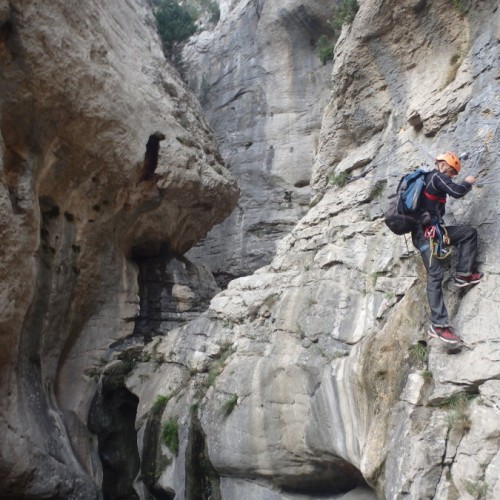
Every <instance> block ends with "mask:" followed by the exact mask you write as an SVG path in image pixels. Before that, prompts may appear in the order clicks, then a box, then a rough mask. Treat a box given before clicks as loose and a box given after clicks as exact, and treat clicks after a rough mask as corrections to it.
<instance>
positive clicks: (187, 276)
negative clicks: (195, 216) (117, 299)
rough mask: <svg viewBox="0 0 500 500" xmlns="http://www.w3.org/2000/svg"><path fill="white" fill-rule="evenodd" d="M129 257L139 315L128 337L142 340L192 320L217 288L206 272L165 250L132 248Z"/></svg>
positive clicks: (205, 308)
mask: <svg viewBox="0 0 500 500" xmlns="http://www.w3.org/2000/svg"><path fill="white" fill-rule="evenodd" d="M132 259H133V261H134V262H135V264H136V265H137V268H138V277H137V280H138V285H139V316H138V317H137V318H136V320H135V327H134V332H133V334H132V336H133V337H142V338H143V340H144V341H145V342H149V341H151V339H152V338H153V337H155V336H158V335H165V334H167V333H168V331H170V330H171V329H172V328H175V327H178V326H180V325H182V324H184V323H186V322H188V321H191V320H193V319H195V318H196V317H197V316H199V315H200V314H201V313H202V312H204V311H206V310H207V308H208V305H209V303H210V300H211V299H212V297H213V296H214V295H215V294H216V293H217V292H218V291H219V288H218V287H217V284H216V282H215V281H214V279H213V278H212V276H211V275H209V273H208V271H206V272H203V271H202V270H200V268H199V267H197V266H195V265H194V264H193V263H192V262H190V261H189V260H188V259H186V258H184V257H182V256H174V255H173V254H172V253H171V252H169V251H168V250H166V249H162V250H161V252H160V253H159V254H157V255H147V254H144V253H142V252H136V251H134V252H133V253H132ZM174 287H175V288H174Z"/></svg>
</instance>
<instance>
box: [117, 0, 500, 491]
mask: <svg viewBox="0 0 500 500" xmlns="http://www.w3.org/2000/svg"><path fill="white" fill-rule="evenodd" d="M460 5H462V4H460ZM459 7H460V6H459V5H458V4H456V5H455V6H454V5H453V4H452V3H451V2H448V1H445V0H440V1H437V2H425V1H424V2H422V1H418V2H417V1H415V0H412V1H410V0H405V1H397V2H396V1H392V2H379V1H375V0H366V1H364V2H360V10H359V12H358V14H357V16H356V18H355V20H354V22H353V23H352V25H351V26H350V27H346V28H344V31H343V34H342V35H341V38H340V39H339V42H338V45H337V50H336V58H335V63H334V68H333V82H334V92H333V96H332V99H331V101H330V103H329V105H328V106H327V108H326V110H325V114H324V117H323V126H322V130H321V139H320V143H319V147H318V154H317V161H316V163H315V167H314V175H313V178H312V183H311V184H312V186H313V189H314V198H313V202H312V204H311V205H312V207H311V209H310V210H309V211H308V213H307V214H306V215H305V216H304V217H303V218H302V219H301V220H300V222H299V223H298V224H297V225H296V226H295V227H294V229H293V230H292V231H291V233H290V234H289V235H288V236H286V237H285V238H283V239H282V240H281V242H280V244H279V245H278V249H277V253H276V256H275V257H274V259H273V260H272V262H271V263H270V264H269V265H268V266H265V267H263V268H261V269H259V270H258V271H257V272H255V273H254V274H253V275H252V276H248V277H244V278H240V279H237V280H234V281H232V282H231V283H230V284H229V286H228V288H227V290H225V291H223V292H222V293H220V294H219V295H217V296H216V297H214V298H213V299H212V301H211V305H210V308H209V310H208V311H207V313H205V314H204V315H202V316H200V317H199V318H198V319H196V320H195V321H194V322H191V323H189V324H188V325H186V326H184V327H182V328H180V329H175V330H173V331H171V332H169V334H168V336H167V337H166V338H165V339H163V340H157V341H155V342H153V343H152V344H151V345H150V346H149V347H148V348H147V350H146V353H145V354H144V353H143V354H142V356H143V357H144V356H145V357H146V359H149V358H151V359H153V361H141V360H139V362H138V365H137V366H136V368H135V369H134V370H133V371H132V372H131V373H130V374H129V375H128V377H127V378H126V380H125V383H126V385H127V387H128V388H129V390H130V391H131V392H132V393H134V394H135V395H137V397H138V398H139V401H138V406H137V425H138V428H139V432H138V436H139V440H138V443H139V449H140V455H141V456H142V457H143V463H144V462H145V459H144V457H145V456H147V458H148V464H149V465H148V466H149V467H150V466H151V463H154V474H153V475H154V477H155V478H156V479H155V481H151V482H150V484H149V486H148V487H149V491H152V489H153V488H154V489H155V491H158V490H161V491H163V492H165V494H169V495H171V496H172V495H173V494H174V492H175V495H176V498H209V496H210V495H213V497H214V498H223V499H224V498H225V499H232V498H239V499H254V498H262V499H266V500H267V499H273V500H274V499H299V498H300V499H314V498H318V497H322V498H337V497H336V495H339V494H342V493H345V492H348V491H349V492H350V493H348V494H347V495H346V498H364V497H365V498H370V497H371V498H375V497H376V498H388V499H395V498H403V497H409V498H448V499H452V498H491V499H493V498H497V497H498V495H499V493H500V482H499V479H498V478H499V473H498V471H499V469H498V467H499V463H500V462H499V460H500V426H499V423H498V422H499V420H498V411H499V408H498V397H497V396H495V394H496V392H497V391H498V383H497V382H498V377H499V367H500V363H499V361H500V358H499V351H498V347H497V337H498V333H499V329H498V324H499V317H498V313H497V310H496V303H497V302H498V299H497V297H496V296H497V294H496V289H497V287H498V279H497V272H496V265H497V262H498V260H499V258H500V255H499V248H500V247H499V245H498V234H499V232H498V221H497V218H498V217H497V215H498V186H499V184H497V183H496V181H495V179H497V180H498V178H497V177H495V175H496V174H495V171H496V170H495V169H496V166H495V163H496V162H497V161H498V156H499V150H500V140H499V135H498V133H496V128H497V124H498V120H499V119H500V102H499V101H498V95H497V94H498V82H499V78H500V73H499V68H498V48H499V43H500V31H499V28H498V27H499V25H500V24H499V23H500V11H499V9H498V7H497V4H496V2H494V1H485V2H477V3H473V5H472V8H471V10H470V11H469V13H468V14H467V15H465V14H464V13H463V12H461V11H460V10H459ZM221 119H222V118H221ZM450 149H451V150H455V151H468V152H469V153H470V157H471V159H470V160H469V161H468V162H465V163H464V167H463V172H464V173H471V171H472V169H473V168H474V164H475V163H476V160H477V159H478V158H479V159H480V162H479V163H478V166H477V165H476V167H477V168H478V169H479V171H480V172H481V173H480V178H481V177H485V176H487V175H490V174H491V177H489V181H487V180H485V181H484V182H483V184H482V185H481V184H480V183H479V184H478V185H477V186H476V187H474V190H473V192H472V194H470V195H468V196H467V197H466V198H465V199H462V200H458V201H452V202H450V203H449V206H448V215H447V220H448V223H454V222H455V221H457V222H460V223H464V224H472V225H474V226H475V227H477V229H478V232H479V237H480V260H479V265H480V267H481V270H482V271H483V272H485V274H486V277H485V278H484V279H483V281H482V282H481V284H479V285H478V286H476V287H475V288H473V289H471V290H469V291H468V292H466V293H464V292H457V291H456V290H454V287H453V286H452V280H451V279H450V278H451V277H452V273H453V268H454V264H455V263H456V254H454V255H453V256H452V257H451V259H450V261H449V262H447V263H444V265H445V267H446V270H447V273H446V280H445V283H444V289H445V296H446V301H447V304H448V308H449V311H450V314H451V318H452V321H453V323H454V324H455V325H456V326H457V333H458V334H459V335H461V336H462V337H463V338H464V339H465V340H466V343H467V347H466V348H464V349H463V350H462V351H461V352H460V353H458V354H448V353H447V352H446V349H445V346H444V345H443V344H440V342H439V341H438V340H433V339H432V340H431V341H430V342H429V339H428V337H427V336H426V334H425V331H426V326H427V316H428V310H427V301H426V298H425V286H424V282H425V271H424V268H423V265H422V262H421V260H420V257H419V256H418V254H416V253H415V251H413V249H411V248H407V247H406V245H405V242H404V240H403V238H401V237H396V236H395V235H392V234H391V233H389V232H388V230H387V228H386V227H385V225H384V224H383V219H382V215H383V210H384V208H385V204H386V201H385V200H386V197H387V196H388V195H389V194H390V193H392V192H393V191H394V189H395V186H396V183H397V181H398V179H399V177H400V176H401V173H402V171H404V170H411V169H413V168H414V167H415V166H420V165H421V164H422V163H425V162H427V161H428V160H429V157H432V156H433V155H435V154H436V153H438V152H440V151H442V150H450ZM481 150H483V151H482V153H481ZM428 154H429V156H428ZM492 181H493V182H492ZM152 362H154V363H155V365H154V366H157V368H156V369H155V371H153V370H152V369H151V366H152V365H151V363H152ZM159 402H161V403H162V404H161V406H160V405H159ZM158 415H161V416H160V417H158ZM161 428H163V429H165V434H164V436H163V437H164V438H165V439H163V440H162V439H159V440H158V441H159V442H157V445H156V447H155V448H154V451H153V452H152V450H151V448H150V445H151V443H152V442H154V436H159V435H160V433H161V432H160V429H161ZM172 429H174V430H175V433H174V434H175V436H176V437H177V438H178V440H179V445H178V447H177V446H174V445H173V443H172V440H171V439H170V438H169V435H168V433H167V431H166V430H169V432H173V431H172ZM152 436H153V437H152ZM152 456H153V457H154V460H153V461H151V457H152ZM194 464H198V466H197V467H195V465H194ZM145 498H147V495H145Z"/></svg>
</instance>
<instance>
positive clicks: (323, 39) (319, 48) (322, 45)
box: [316, 35, 335, 66]
mask: <svg viewBox="0 0 500 500" xmlns="http://www.w3.org/2000/svg"><path fill="white" fill-rule="evenodd" d="M334 48H335V44H333V43H332V42H331V41H330V40H329V39H328V37H327V36H326V35H321V36H320V37H319V38H318V41H317V42H316V55H317V56H318V57H319V60H320V61H321V62H322V63H323V66H324V65H325V64H326V63H327V62H328V61H331V60H332V59H333V51H334Z"/></svg>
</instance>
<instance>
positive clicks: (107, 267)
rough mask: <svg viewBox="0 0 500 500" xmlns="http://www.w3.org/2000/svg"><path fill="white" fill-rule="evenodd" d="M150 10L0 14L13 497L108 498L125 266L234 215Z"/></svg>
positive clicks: (6, 421)
mask: <svg viewBox="0 0 500 500" xmlns="http://www.w3.org/2000/svg"><path fill="white" fill-rule="evenodd" d="M150 7H151V6H150V3H149V2H147V1H145V0H144V1H143V0H136V1H126V2H119V4H118V3H117V4H114V3H112V2H108V3H106V4H105V5H103V4H102V3H101V2H97V1H90V2H86V3H85V5H82V4H81V3H79V2H74V1H71V2H67V1H50V2H49V1H47V2H30V1H23V0H12V1H5V0H3V1H1V2H0V89H1V91H0V130H1V140H0V147H1V154H0V158H1V160H0V162H1V163H0V167H1V168H0V228H1V237H2V245H1V248H0V281H1V287H0V311H1V314H0V339H1V343H2V349H1V352H0V379H1V389H0V396H1V397H0V399H1V403H0V406H1V417H0V430H1V433H2V445H1V457H0V496H2V497H4V498H13V497H23V498H42V497H43V498H48V497H50V498H65V499H67V498H86V499H89V498H98V497H99V496H100V482H101V479H102V466H101V463H100V461H99V459H98V455H97V440H96V437H95V435H94V434H92V433H91V432H90V431H89V430H88V428H87V414H88V411H89V407H90V404H91V401H92V398H93V395H94V393H95V390H96V382H95V376H96V374H97V373H98V371H99V370H100V369H101V367H102V364H103V362H104V363H105V360H106V352H107V349H108V347H109V346H110V344H112V343H113V342H116V341H119V340H120V339H123V338H125V337H127V336H128V335H130V334H131V333H132V331H133V327H134V324H133V320H134V318H135V317H136V315H137V314H138V306H139V300H138V286H137V267H136V265H135V264H134V262H133V260H132V258H131V256H132V255H136V254H139V253H140V254H142V255H144V254H146V253H147V254H149V255H157V254H159V253H160V252H161V251H162V249H167V250H168V252H169V253H170V254H173V255H180V254H182V253H183V252H185V251H186V250H187V249H188V248H189V247H190V246H191V245H193V244H194V243H195V242H196V241H198V240H199V239H200V238H202V237H203V236H204V235H205V234H206V232H207V231H208V230H209V228H210V227H211V226H212V225H213V224H216V223H217V222H220V221H221V220H222V219H223V218H224V217H225V216H226V215H227V214H228V213H229V212H230V211H231V209H232V208H233V207H234V205H235V203H236V199H237V196H238V190H237V187H236V185H235V183H234V181H233V180H231V179H230V176H229V174H228V173H227V171H226V169H225V168H224V166H223V165H222V163H221V159H220V155H219V153H218V151H217V147H216V145H215V143H214V141H213V135H212V133H211V131H210V129H209V127H208V125H207V123H206V122H205V120H204V119H203V117H202V112H201V108H200V107H199V105H198V104H197V101H196V100H195V99H194V97H193V96H192V95H191V94H190V93H189V92H188V91H187V89H186V88H185V86H184V85H183V83H182V82H181V80H180V78H179V77H178V76H177V73H176V71H175V70H174V69H173V68H171V67H170V66H169V65H168V64H167V63H166V62H165V59H164V56H163V53H162V50H161V48H160V44H159V40H158V37H157V35H156V32H155V25H154V18H153V15H152V12H151V10H150ZM156 132H159V134H156V135H155V133H156ZM152 136H154V137H156V138H157V139H161V138H162V137H164V139H163V140H162V141H161V142H160V149H159V160H158V164H157V168H156V172H155V174H154V175H149V176H148V175H145V174H146V171H147V170H148V166H147V164H149V165H152V164H153V163H155V159H153V158H152V157H148V155H146V144H147V143H148V142H149V140H150V138H151V137H152ZM134 397H135V396H133V395H131V398H132V399H133V398H134ZM134 416H135V415H134ZM131 422H132V426H133V417H132V421H131ZM129 423H130V422H129Z"/></svg>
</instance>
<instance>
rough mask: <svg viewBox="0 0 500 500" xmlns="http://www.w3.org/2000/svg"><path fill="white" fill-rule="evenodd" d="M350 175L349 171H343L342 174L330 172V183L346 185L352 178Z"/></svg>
mask: <svg viewBox="0 0 500 500" xmlns="http://www.w3.org/2000/svg"><path fill="white" fill-rule="evenodd" d="M350 178H351V177H350V175H349V174H348V173H347V172H341V173H340V174H337V175H335V174H330V175H329V176H328V183H329V184H331V185H333V186H337V187H344V186H345V185H346V184H347V183H348V182H349V180H350Z"/></svg>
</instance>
